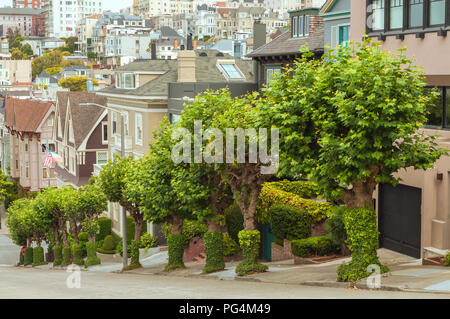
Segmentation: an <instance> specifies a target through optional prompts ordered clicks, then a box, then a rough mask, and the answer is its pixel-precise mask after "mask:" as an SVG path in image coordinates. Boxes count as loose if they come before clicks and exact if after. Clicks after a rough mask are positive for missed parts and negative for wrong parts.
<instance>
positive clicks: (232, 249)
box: [223, 234, 241, 257]
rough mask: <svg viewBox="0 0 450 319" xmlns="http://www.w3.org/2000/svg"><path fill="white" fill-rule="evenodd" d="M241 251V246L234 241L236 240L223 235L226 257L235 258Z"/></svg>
mask: <svg viewBox="0 0 450 319" xmlns="http://www.w3.org/2000/svg"><path fill="white" fill-rule="evenodd" d="M240 251H241V249H240V248H239V245H238V244H237V243H236V242H235V241H234V239H233V238H231V236H230V235H228V234H224V235H223V255H224V256H226V257H228V256H234V255H236V254H237V253H238V252H240Z"/></svg>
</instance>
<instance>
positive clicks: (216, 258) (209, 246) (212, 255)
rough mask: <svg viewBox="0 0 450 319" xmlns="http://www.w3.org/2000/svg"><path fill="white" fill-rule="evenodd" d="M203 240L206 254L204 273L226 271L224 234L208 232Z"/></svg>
mask: <svg viewBox="0 0 450 319" xmlns="http://www.w3.org/2000/svg"><path fill="white" fill-rule="evenodd" d="M203 238H204V240H205V253H206V265H205V267H203V273H210V272H214V271H218V270H223V269H225V260H224V258H223V256H224V252H223V236H222V233H221V232H220V231H218V232H206V233H205V235H204V237H203Z"/></svg>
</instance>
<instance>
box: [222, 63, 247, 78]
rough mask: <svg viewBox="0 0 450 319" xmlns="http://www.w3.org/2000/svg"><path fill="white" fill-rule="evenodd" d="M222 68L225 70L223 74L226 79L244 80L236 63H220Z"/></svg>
mask: <svg viewBox="0 0 450 319" xmlns="http://www.w3.org/2000/svg"><path fill="white" fill-rule="evenodd" d="M219 66H220V68H221V69H222V70H223V72H222V73H223V74H224V75H225V77H226V78H227V79H229V80H235V79H243V78H244V76H243V75H242V73H241V72H240V71H239V69H238V67H237V65H236V64H235V63H220V62H219Z"/></svg>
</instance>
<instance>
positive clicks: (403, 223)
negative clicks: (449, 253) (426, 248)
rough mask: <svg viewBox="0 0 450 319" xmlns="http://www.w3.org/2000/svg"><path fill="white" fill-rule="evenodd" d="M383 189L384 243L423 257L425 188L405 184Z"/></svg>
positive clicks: (380, 222)
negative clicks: (421, 251) (422, 236)
mask: <svg viewBox="0 0 450 319" xmlns="http://www.w3.org/2000/svg"><path fill="white" fill-rule="evenodd" d="M379 189H380V191H379V200H380V202H379V211H378V228H379V230H380V246H381V247H384V248H387V249H391V250H393V251H397V252H399V253H402V254H405V255H408V256H412V257H415V258H420V233H421V231H420V230H421V203H422V190H421V189H420V188H415V187H410V186H406V185H401V184H399V185H397V186H396V187H394V186H392V185H390V184H382V185H380V187H379Z"/></svg>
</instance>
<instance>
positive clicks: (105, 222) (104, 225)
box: [95, 217, 111, 242]
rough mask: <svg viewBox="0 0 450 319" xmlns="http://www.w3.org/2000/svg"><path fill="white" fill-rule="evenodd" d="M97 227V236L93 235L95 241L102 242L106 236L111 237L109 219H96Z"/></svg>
mask: <svg viewBox="0 0 450 319" xmlns="http://www.w3.org/2000/svg"><path fill="white" fill-rule="evenodd" d="M98 225H99V227H100V230H99V232H98V234H97V235H95V241H96V242H98V241H100V240H104V239H105V238H106V236H108V235H111V219H109V218H106V217H100V218H99V219H98Z"/></svg>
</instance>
